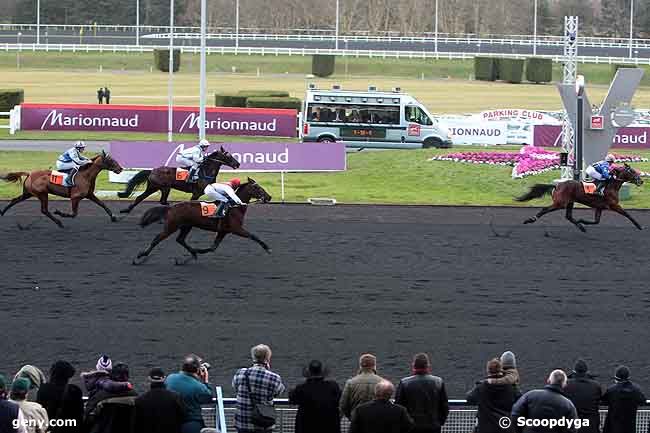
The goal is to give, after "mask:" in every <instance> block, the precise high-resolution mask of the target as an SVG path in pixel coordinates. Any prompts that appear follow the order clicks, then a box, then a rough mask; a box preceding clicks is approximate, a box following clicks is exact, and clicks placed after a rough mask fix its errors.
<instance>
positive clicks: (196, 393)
mask: <svg viewBox="0 0 650 433" xmlns="http://www.w3.org/2000/svg"><path fill="white" fill-rule="evenodd" d="M201 362H202V361H201V358H199V357H198V356H196V355H194V354H189V355H187V356H186V357H185V359H184V360H183V365H182V366H181V371H180V372H179V373H173V374H170V375H169V376H167V379H166V380H165V386H166V387H167V389H168V390H170V391H174V392H177V393H178V394H180V396H181V399H182V400H183V403H184V405H185V419H184V420H183V425H182V427H181V431H182V432H183V433H199V432H200V431H201V429H202V428H203V427H205V423H204V421H203V414H202V413H201V405H203V404H208V403H211V402H212V397H213V394H212V386H211V385H210V384H209V383H208V369H207V368H205V367H204V366H202V365H201Z"/></svg>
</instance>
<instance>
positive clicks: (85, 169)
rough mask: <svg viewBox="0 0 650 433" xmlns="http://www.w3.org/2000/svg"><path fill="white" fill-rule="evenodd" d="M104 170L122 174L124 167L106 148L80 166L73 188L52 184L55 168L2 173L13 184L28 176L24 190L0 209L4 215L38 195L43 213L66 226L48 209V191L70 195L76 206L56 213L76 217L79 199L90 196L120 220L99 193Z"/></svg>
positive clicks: (4, 178)
mask: <svg viewBox="0 0 650 433" xmlns="http://www.w3.org/2000/svg"><path fill="white" fill-rule="evenodd" d="M102 170H110V171H112V172H114V173H120V172H121V171H122V167H121V166H120V164H118V162H117V161H115V160H114V159H113V158H111V156H110V155H108V154H107V153H106V152H104V151H102V153H101V154H100V155H97V156H95V157H94V158H92V164H86V165H84V166H82V167H81V168H80V169H79V172H78V173H77V174H76V176H75V185H74V186H73V187H67V186H61V185H55V184H53V183H51V182H50V173H52V170H39V171H32V172H31V173H27V172H15V173H8V174H6V175H5V176H0V179H3V180H6V181H7V182H13V183H16V182H19V181H20V180H21V179H22V178H23V177H25V182H24V183H23V193H22V194H21V195H19V196H18V197H16V198H14V199H13V200H11V202H9V204H8V205H7V207H5V208H4V209H3V210H1V211H0V215H4V214H5V213H7V211H8V210H9V209H10V208H11V207H13V206H15V205H16V204H18V203H20V202H21V201H25V200H27V199H28V198H30V197H36V198H38V199H39V200H40V201H41V212H42V213H43V214H44V215H46V216H47V217H48V218H49V219H51V220H52V221H54V222H55V223H56V224H57V225H58V226H59V227H63V223H62V222H61V220H59V219H58V218H56V217H54V215H52V214H51V213H50V211H49V210H48V206H47V204H48V194H52V195H57V196H59V197H68V198H70V203H71V205H72V213H71V214H68V213H63V212H61V211H58V210H55V211H54V213H55V214H56V215H59V216H61V217H64V218H74V217H76V216H77V212H78V210H79V202H80V201H81V200H83V199H84V198H87V199H88V200H90V201H92V202H93V203H95V204H96V205H97V206H99V207H101V208H102V209H104V210H105V211H106V213H107V214H108V216H110V217H111V221H113V222H115V221H117V217H115V216H114V215H113V213H112V212H111V210H110V209H109V208H108V207H107V206H106V205H105V204H104V203H103V202H102V201H101V200H100V199H98V198H97V196H96V195H95V182H96V180H97V176H98V175H99V173H100V172H101V171H102Z"/></svg>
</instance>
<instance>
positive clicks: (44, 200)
mask: <svg viewBox="0 0 650 433" xmlns="http://www.w3.org/2000/svg"><path fill="white" fill-rule="evenodd" d="M38 199H39V200H40V201H41V213H42V214H43V215H45V216H46V217H48V218H49V219H51V220H52V221H54V223H55V224H56V225H57V226H59V227H60V228H63V223H62V222H61V220H59V219H58V218H56V217H55V216H54V215H52V214H51V213H50V211H49V210H48V208H47V193H46V194H42V195H39V196H38Z"/></svg>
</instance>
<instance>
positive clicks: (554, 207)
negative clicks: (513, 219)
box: [524, 204, 562, 224]
mask: <svg viewBox="0 0 650 433" xmlns="http://www.w3.org/2000/svg"><path fill="white" fill-rule="evenodd" d="M560 209H562V207H561V206H558V205H556V204H552V205H550V206H547V207H545V208H543V209H542V210H540V211H539V212H537V214H536V215H535V216H532V217H530V218H528V219H527V220H526V221H524V224H532V223H534V222H535V221H537V220H538V219H539V218H541V217H542V216H544V215H546V214H547V213H551V212H555V211H556V210H560Z"/></svg>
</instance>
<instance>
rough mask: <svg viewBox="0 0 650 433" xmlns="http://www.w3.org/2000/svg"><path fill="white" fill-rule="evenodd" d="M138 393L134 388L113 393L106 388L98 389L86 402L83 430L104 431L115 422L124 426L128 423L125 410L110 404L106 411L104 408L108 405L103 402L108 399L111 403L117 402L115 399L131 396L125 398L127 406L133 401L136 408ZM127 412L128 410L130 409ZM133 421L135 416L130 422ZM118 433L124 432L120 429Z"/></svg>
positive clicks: (97, 432) (100, 432) (92, 432)
mask: <svg viewBox="0 0 650 433" xmlns="http://www.w3.org/2000/svg"><path fill="white" fill-rule="evenodd" d="M137 395H138V394H137V393H136V392H135V391H133V390H128V391H124V392H116V393H112V392H109V391H105V390H101V391H97V392H96V393H95V394H94V395H93V396H92V397H90V398H88V401H87V402H86V407H85V417H84V429H83V431H84V432H86V433H88V432H90V433H102V432H105V430H106V429H109V430H110V426H111V425H113V424H115V425H118V424H119V425H122V426H124V425H125V424H126V421H125V420H124V419H123V418H124V414H123V412H125V411H122V410H119V409H117V410H116V409H115V407H116V406H113V405H112V404H109V405H108V406H109V408H108V410H106V411H104V410H103V408H104V407H105V406H106V405H105V404H102V403H103V402H104V401H106V400H112V401H111V402H109V403H114V402H116V400H114V399H120V398H122V397H129V398H130V399H126V400H125V401H126V402H127V406H128V404H129V402H132V407H133V409H135V397H137ZM117 402H118V403H119V402H121V401H120V400H117ZM118 407H119V408H121V407H122V406H118ZM126 412H128V409H127V411H126ZM134 413H135V411H134ZM114 418H118V419H116V420H114ZM114 421H115V423H114ZM131 421H133V422H135V418H134V419H133V420H129V422H131ZM107 426H108V427H107ZM109 433H110V432H109ZM116 433H122V432H119V431H118V432H116ZM123 433H127V432H123Z"/></svg>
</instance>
